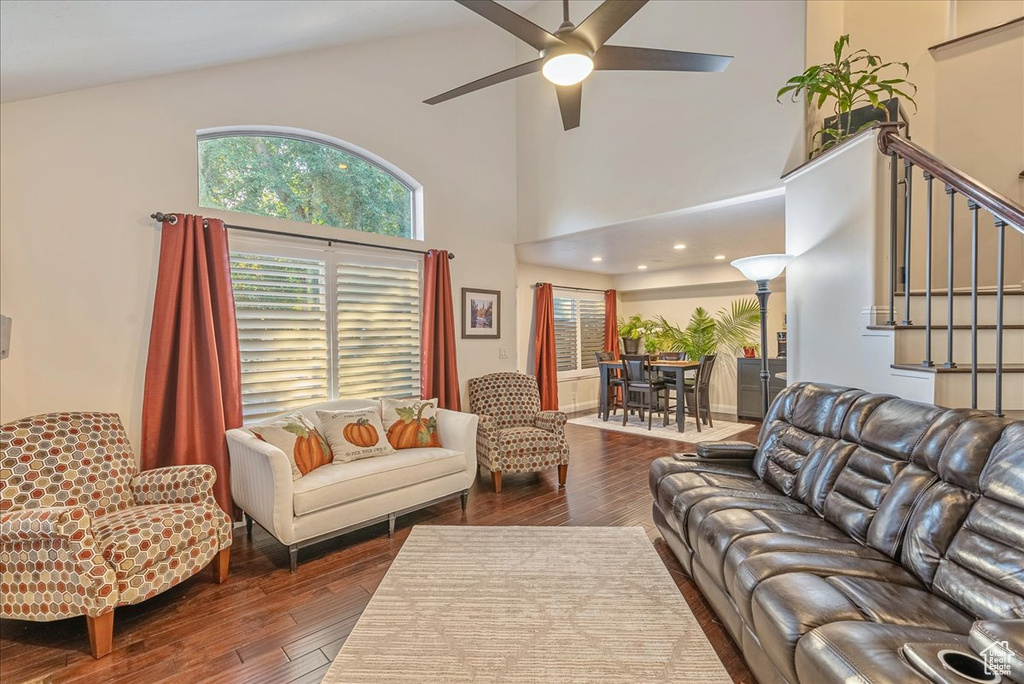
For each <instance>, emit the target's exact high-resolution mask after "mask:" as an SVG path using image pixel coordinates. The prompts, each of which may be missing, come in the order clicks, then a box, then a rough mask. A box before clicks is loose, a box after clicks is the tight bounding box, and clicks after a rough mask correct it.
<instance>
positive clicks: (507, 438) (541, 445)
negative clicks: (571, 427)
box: [469, 373, 569, 492]
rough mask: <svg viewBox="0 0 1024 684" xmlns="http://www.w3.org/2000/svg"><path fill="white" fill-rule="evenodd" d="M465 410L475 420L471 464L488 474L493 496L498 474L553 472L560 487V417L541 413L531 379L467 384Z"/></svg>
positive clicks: (565, 459) (502, 376)
mask: <svg viewBox="0 0 1024 684" xmlns="http://www.w3.org/2000/svg"><path fill="white" fill-rule="evenodd" d="M469 410H470V412H471V413H476V414H477V415H479V416H480V426H479V428H478V430H477V437H476V459H477V461H478V462H479V463H480V464H481V465H483V466H484V467H485V468H487V469H488V470H490V471H491V479H492V480H493V482H494V491H495V492H500V491H501V474H502V473H532V472H536V471H538V470H543V469H545V468H551V467H553V466H558V484H559V485H562V486H564V485H565V476H566V472H567V471H568V469H569V445H568V443H566V441H565V422H566V415H565V414H564V413H562V412H561V411H541V410H540V391H539V390H538V389H537V378H535V377H533V376H532V375H523V374H521V373H491V374H490V375H485V376H483V377H482V378H473V379H472V380H470V381H469Z"/></svg>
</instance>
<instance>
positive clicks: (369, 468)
mask: <svg viewBox="0 0 1024 684" xmlns="http://www.w3.org/2000/svg"><path fill="white" fill-rule="evenodd" d="M375 405H378V402H376V401H372V400H365V399H341V400H338V401H326V402H322V403H319V404H311V405H310V406H307V407H305V408H303V409H300V410H301V412H302V414H303V415H305V416H306V417H307V418H308V419H309V420H310V421H311V422H312V423H313V424H314V425H315V426H316V427H317V429H320V421H319V420H318V419H317V416H316V412H317V411H318V410H321V411H338V410H352V409H360V408H366V407H370V406H375ZM477 420H478V418H477V416H476V415H474V414H471V413H459V412H458V411H448V410H445V409H438V411H437V430H438V434H439V435H440V438H441V444H443V445H444V448H441V449H439V448H425V449H401V450H399V451H398V452H397V453H394V454H390V455H387V456H375V457H372V458H364V459H361V460H358V461H352V462H350V463H341V462H336V463H330V464H328V465H325V466H321V467H319V468H317V469H316V470H313V471H312V472H310V473H309V474H307V475H305V476H304V477H300V478H299V479H298V480H295V481H294V482H293V481H292V470H291V465H290V463H289V461H288V457H287V456H285V454H284V452H282V451H281V450H280V449H278V448H277V447H274V446H271V445H270V444H268V443H266V442H264V441H262V440H260V439H259V438H257V437H256V436H255V435H253V434H252V433H251V432H249V430H247V429H246V428H238V429H234V430H228V431H227V433H226V435H227V440H228V452H229V453H230V456H231V495H232V496H233V497H234V500H235V503H236V504H237V505H238V506H239V507H240V508H241V509H242V511H244V512H245V514H246V525H247V527H248V529H249V532H250V534H251V532H252V522H253V521H254V520H255V521H256V522H257V523H259V524H260V527H262V528H264V529H265V530H267V531H268V532H269V533H270V534H272V535H273V536H274V537H275V538H276V539H277V540H278V541H280V542H281V543H282V544H284V545H285V546H287V547H288V552H289V560H290V563H291V569H292V572H295V568H296V565H297V563H298V551H299V549H300V548H302V547H304V546H309V545H310V544H315V543H316V542H319V541H322V540H324V539H327V538H330V537H334V536H337V535H340V534H344V533H346V532H349V531H352V530H355V529H358V528H361V527H366V526H367V525H372V524H374V523H378V522H383V521H384V520H387V521H388V523H389V533H391V534H393V533H394V530H395V518H396V517H397V516H399V515H401V514H403V513H408V512H410V511H414V510H417V509H419V508H423V507H425V506H430V505H432V504H435V503H437V502H439V501H441V500H443V499H447V498H449V497H452V496H455V495H456V494H459V495H460V496H461V498H462V508H463V510H465V508H466V497H467V495H468V493H469V488H470V487H471V486H472V485H473V481H474V480H475V479H476V473H477V462H476V428H477ZM258 424H259V423H254V424H253V425H258Z"/></svg>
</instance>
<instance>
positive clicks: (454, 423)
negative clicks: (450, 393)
mask: <svg viewBox="0 0 1024 684" xmlns="http://www.w3.org/2000/svg"><path fill="white" fill-rule="evenodd" d="M479 420H480V418H479V416H477V415H476V414H474V413H462V412H461V411H452V410H449V409H438V410H437V431H438V433H439V434H440V436H441V444H442V445H443V446H444V448H445V449H453V450H454V451H461V452H462V453H464V454H465V455H466V474H467V475H468V476H469V482H468V483H467V484H466V486H467V487H469V486H470V485H472V484H473V481H474V480H475V479H476V471H477V465H476V439H477V424H478V422H479Z"/></svg>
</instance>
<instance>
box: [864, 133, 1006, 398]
mask: <svg viewBox="0 0 1024 684" xmlns="http://www.w3.org/2000/svg"><path fill="white" fill-rule="evenodd" d="M900 126H901V124H882V125H880V126H879V131H878V147H879V148H880V149H881V151H882V153H883V154H886V155H888V156H889V159H890V166H891V171H890V193H891V194H890V212H889V221H890V226H889V230H890V234H889V238H890V239H889V250H890V253H889V265H890V268H889V318H888V321H887V322H886V325H891V326H894V327H895V326H896V312H895V309H896V284H897V280H899V279H898V278H897V265H896V264H897V259H898V242H899V238H900V237H902V239H903V248H904V249H903V278H902V281H903V298H904V302H903V307H904V315H903V321H902V323H901V324H902V325H911V324H912V321H911V318H910V267H911V249H910V245H911V232H912V229H911V227H912V224H913V220H912V219H913V213H912V210H913V207H912V200H911V197H912V194H911V193H912V189H913V172H914V168H915V167H916V168H919V169H920V170H921V173H922V178H923V180H924V182H925V186H926V193H927V199H928V206H927V209H926V215H925V239H926V241H927V244H926V246H925V310H926V312H927V313H926V314H925V358H924V360H923V361H922V363H921V365H922V366H923V367H925V368H932V367H934V366H935V363H934V361H933V360H932V346H931V336H932V290H933V283H932V224H933V218H934V216H933V211H932V183H933V181H935V180H938V181H939V182H941V183H943V184H944V185H945V191H946V195H947V197H948V201H947V205H948V212H949V225H948V255H947V275H946V305H947V313H946V316H947V318H946V361H945V363H943V364H942V365H943V367H944V368H956V363H955V362H954V361H953V329H954V323H953V321H954V317H953V295H954V284H955V283H954V270H953V263H954V260H953V252H954V240H953V237H954V212H955V209H956V196H957V195H960V196H962V197H963V198H964V199H965V201H966V202H967V209H968V210H969V211H970V212H971V291H970V295H971V407H972V408H975V409H976V408H978V258H979V255H978V231H979V218H978V213H979V212H980V211H984V212H986V214H987V215H988V216H991V219H992V226H993V228H994V230H995V231H996V349H995V356H996V363H995V414H996V415H997V416H1001V415H1003V411H1002V408H1003V333H1004V331H1003V299H1004V294H1005V293H1004V289H1005V282H1004V281H1005V274H1006V227H1007V226H1010V227H1011V228H1014V229H1015V230H1017V231H1018V232H1020V233H1021V234H1022V235H1024V207H1022V206H1021V205H1019V204H1017V203H1016V202H1014V201H1013V200H1011V199H1009V198H1008V197H1006V196H1004V195H1002V194H1000V193H998V192H996V191H995V190H992V189H991V188H989V187H987V186H986V185H984V184H983V183H981V182H979V181H978V180H976V179H974V178H972V177H971V176H968V175H967V174H965V173H963V172H961V171H959V170H958V169H955V168H953V167H951V166H949V165H948V164H946V163H945V162H943V161H942V160H941V159H939V158H938V157H936V156H934V155H933V154H931V153H930V152H928V151H927V150H925V149H923V148H922V147H920V146H919V145H916V144H914V143H913V142H911V141H910V140H908V139H907V138H904V137H902V136H901V135H899V128H900ZM900 160H902V161H903V166H904V178H903V180H900V178H899V162H900ZM901 185H902V186H903V189H902V190H901V189H900V186H901ZM901 195H902V196H903V198H904V211H903V212H902V213H903V217H902V218H903V226H902V227H901V226H899V225H898V224H899V222H900V216H899V215H900V212H899V210H898V205H897V200H898V199H899V197H900V196H901ZM901 228H902V231H901ZM901 232H902V236H901V235H900V233H901Z"/></svg>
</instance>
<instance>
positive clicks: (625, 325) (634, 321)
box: [619, 314, 644, 354]
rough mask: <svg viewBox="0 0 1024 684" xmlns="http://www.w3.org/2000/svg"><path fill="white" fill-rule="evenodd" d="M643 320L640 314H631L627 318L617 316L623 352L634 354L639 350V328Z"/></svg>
mask: <svg viewBox="0 0 1024 684" xmlns="http://www.w3.org/2000/svg"><path fill="white" fill-rule="evenodd" d="M643 322H644V319H643V316H641V315H640V314H633V315H632V316H630V317H629V318H622V316H619V339H620V340H621V341H622V353H623V354H636V353H638V352H639V351H640V336H641V334H642V333H641V332H640V328H641V327H642V326H643Z"/></svg>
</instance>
